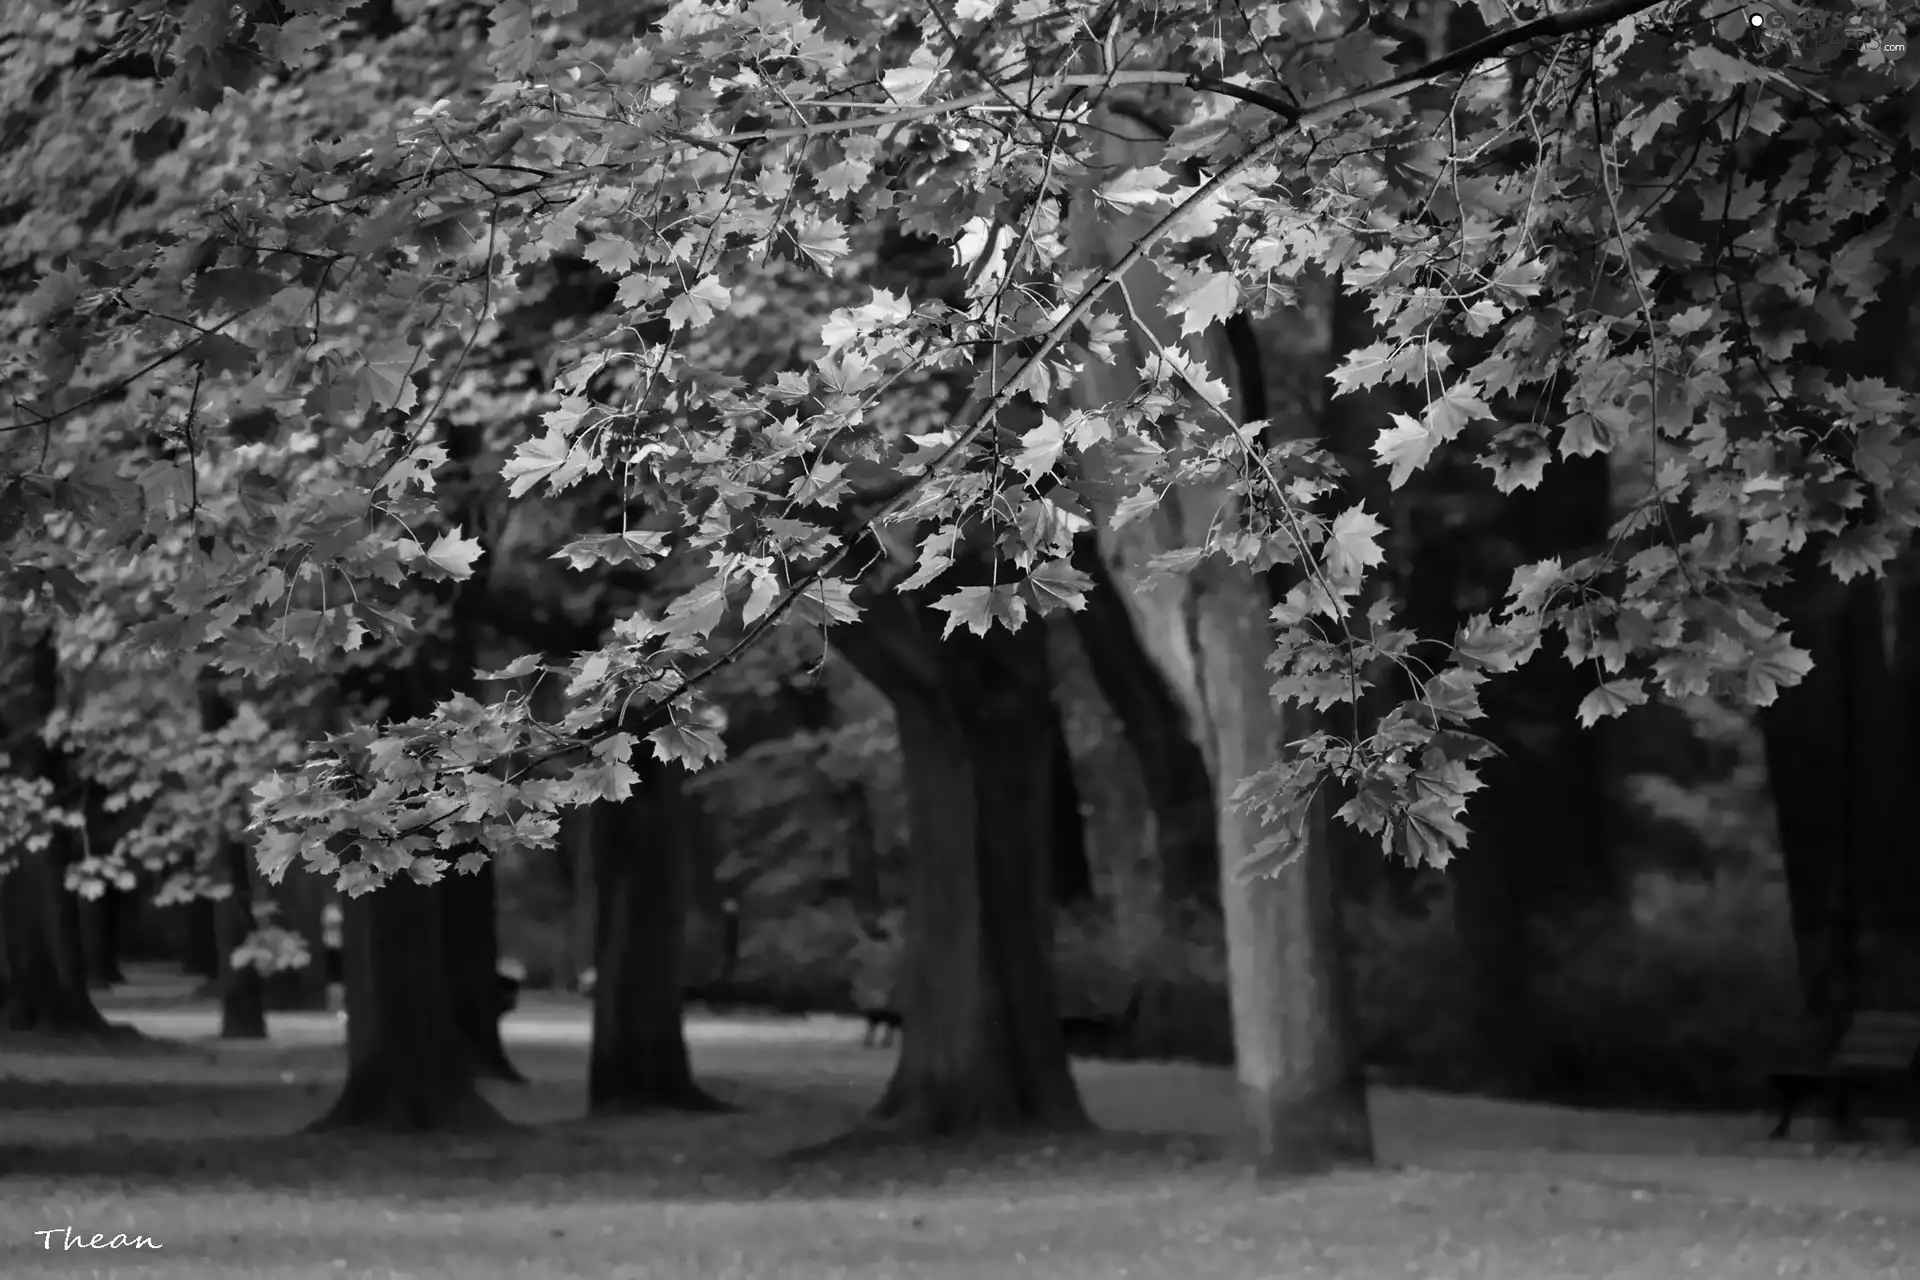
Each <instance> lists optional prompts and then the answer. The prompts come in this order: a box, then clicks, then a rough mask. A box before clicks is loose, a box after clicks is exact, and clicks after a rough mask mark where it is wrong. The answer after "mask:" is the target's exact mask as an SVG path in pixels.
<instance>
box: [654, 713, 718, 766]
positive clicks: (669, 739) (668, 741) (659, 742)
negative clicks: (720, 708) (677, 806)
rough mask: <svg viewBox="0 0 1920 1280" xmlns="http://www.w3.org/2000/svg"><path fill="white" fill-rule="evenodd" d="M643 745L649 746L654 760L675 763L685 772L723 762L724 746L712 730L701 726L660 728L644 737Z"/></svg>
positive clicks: (664, 726) (677, 725) (674, 724)
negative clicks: (686, 769)
mask: <svg viewBox="0 0 1920 1280" xmlns="http://www.w3.org/2000/svg"><path fill="white" fill-rule="evenodd" d="M647 741H648V742H650V743H652V744H653V754H654V756H655V757H656V758H657V759H660V760H664V761H667V762H668V763H679V764H682V765H685V766H686V767H687V768H688V769H699V768H702V767H703V766H705V765H707V764H709V763H711V762H713V761H716V760H723V759H725V758H726V754H727V751H726V744H725V743H723V742H722V741H721V740H720V735H719V733H718V732H716V731H715V730H713V729H711V728H709V727H707V726H706V725H701V724H682V723H680V722H679V721H675V722H673V723H672V724H665V725H661V726H660V727H659V728H658V729H655V730H654V731H653V732H652V733H649V734H648V735H647Z"/></svg>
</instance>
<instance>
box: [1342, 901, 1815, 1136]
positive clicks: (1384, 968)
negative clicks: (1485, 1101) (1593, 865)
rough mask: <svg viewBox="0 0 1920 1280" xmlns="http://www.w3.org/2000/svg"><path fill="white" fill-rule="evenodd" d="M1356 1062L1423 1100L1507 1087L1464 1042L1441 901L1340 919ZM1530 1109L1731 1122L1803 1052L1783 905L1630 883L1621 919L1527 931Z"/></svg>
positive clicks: (1459, 968)
mask: <svg viewBox="0 0 1920 1280" xmlns="http://www.w3.org/2000/svg"><path fill="white" fill-rule="evenodd" d="M1347 919H1348V928H1349V931H1350V933H1351V934H1352V935H1353V937H1354V945H1353V955H1354V961H1355V971H1356V985H1357V988H1358V989H1357V991H1356V1004H1357V1006H1358V1008H1359V1011H1360V1017H1361V1023H1362V1025H1363V1027H1364V1030H1365V1035H1366V1048H1367V1057H1368V1061H1369V1062H1370V1063H1371V1064H1372V1065H1374V1066H1376V1067H1378V1068H1380V1069H1381V1070H1383V1071H1384V1072H1386V1074H1387V1075H1388V1077H1389V1078H1391V1079H1393V1080H1395V1081H1398V1082H1402V1083H1406V1084H1415V1085H1421V1086H1426V1087H1432V1088H1447V1089H1465V1090H1498V1089H1503V1088H1507V1087H1510V1086H1511V1085H1512V1084H1514V1083H1515V1082H1514V1081H1512V1079H1511V1072H1510V1071H1508V1070H1506V1069H1505V1065H1504V1064H1500V1063H1495V1062H1491V1061H1488V1060H1487V1058H1486V1056H1485V1051H1484V1047H1483V1046H1482V1044H1481V1042H1480V1041H1479V1040H1478V1038H1477V1037H1476V1035H1475V1033H1474V1030H1473V1017H1472V993H1471V986H1470V980H1469V977H1468V974H1469V969H1468V966H1467V964H1466V959H1465V957H1464V956H1463V955H1462V953H1461V949H1460V940H1459V935H1458V933H1457V932H1456V930H1455V927H1454V922H1453V917H1452V913H1451V911H1450V910H1448V909H1447V895H1446V894H1444V893H1442V894H1440V895H1438V896H1437V897H1435V898H1434V899H1433V900H1432V901H1431V902H1430V903H1429V905H1428V909H1426V910H1423V911H1418V912H1414V913H1405V912H1402V911H1400V910H1397V909H1395V908H1394V907H1392V906H1391V905H1389V904H1388V903H1387V902H1385V901H1376V902H1371V903H1367V904H1356V905H1355V906H1353V907H1352V908H1350V909H1349V911H1348V916H1347ZM1530 955H1531V958H1532V960H1531V962H1532V966H1533V968H1532V974H1533V977H1532V981H1531V982H1530V984H1529V993H1530V996H1531V999H1532V1004H1531V1006H1530V1007H1531V1008H1532V1009H1533V1010H1534V1012H1535V1020H1534V1021H1533V1023H1532V1024H1531V1026H1530V1034H1531V1035H1532V1037H1533V1039H1534V1042H1535V1043H1536V1044H1537V1045H1538V1046H1539V1051H1540V1052H1539V1064H1538V1075H1537V1078H1535V1079H1533V1080H1532V1081H1528V1082H1521V1087H1522V1088H1523V1089H1525V1090H1526V1091H1528V1092H1530V1093H1531V1094H1532V1095H1533V1096H1536V1097H1540V1098H1543V1099H1550V1100H1553V1101H1557V1102H1564V1103H1569V1104H1574V1105H1582V1106H1634V1107H1649V1108H1676V1107H1709V1108H1713V1107H1720V1108H1739V1109H1745V1108H1750V1107H1756V1106H1761V1105H1764V1104H1765V1102H1766V1101H1767V1093H1766V1073H1767V1071H1769V1070H1770V1069H1772V1068H1773V1067H1774V1066H1776V1065H1778V1064H1779V1063H1781V1062H1785V1061H1792V1060H1794V1059H1795V1058H1796V1057H1797V1056H1798V1055H1799V1054H1801V1053H1803V1052H1804V1051H1805V1050H1806V1047H1807V1046H1806V1045H1805V1044H1804V1043H1803V1041H1802V1039H1801V1036H1802V1030H1803V1020H1802V1018H1801V1017H1800V1012H1801V1009H1800V1003H1799V997H1798V994H1797V993H1798V992H1799V990H1800V986H1799V982H1798V979H1797V977H1796V975H1795V970H1794V955H1793V938H1792V933H1791V931H1790V930H1789V928H1788V924H1787V918H1786V894H1785V889H1784V886H1782V885H1781V883H1780V882H1779V879H1778V876H1777V873H1775V874H1768V873H1765V872H1762V871H1760V870H1758V869H1754V868H1748V869H1745V870H1744V871H1740V872H1729V873H1727V874H1724V875H1722V876H1721V877H1719V878H1717V879H1714V880H1709V881H1693V880H1682V879H1677V878H1675V877H1672V876H1670V875H1665V874H1662V873H1658V872H1653V873H1647V874H1644V875H1641V876H1639V877H1637V878H1636V882H1635V886H1634V903H1633V910H1632V912H1631V913H1630V914H1628V915H1626V916H1624V917H1620V916H1609V917H1608V918H1607V919H1605V920H1596V921H1588V920H1581V919H1578V918H1572V919H1568V918H1562V919H1559V920H1555V921H1541V922H1537V923H1536V927H1535V928H1534V929H1533V931H1532V938H1531V945H1530Z"/></svg>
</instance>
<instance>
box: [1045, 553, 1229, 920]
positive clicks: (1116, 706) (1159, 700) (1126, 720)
mask: <svg viewBox="0 0 1920 1280" xmlns="http://www.w3.org/2000/svg"><path fill="white" fill-rule="evenodd" d="M1073 562H1074V566H1075V567H1076V568H1078V569H1080V570H1081V572H1083V573H1086V574H1088V575H1089V576H1090V577H1092V578H1093V580H1094V582H1095V583H1096V584H1097V587H1096V590H1094V591H1093V592H1092V593H1091V594H1089V595H1088V597H1087V607H1086V608H1085V609H1082V610H1080V611H1079V612H1078V613H1075V614H1074V615H1073V627H1074V631H1075V634H1076V635H1078V637H1079V640H1080V647H1081V649H1082V650H1083V651H1084V652H1085V654H1086V658H1087V662H1088V665H1089V666H1090V667H1091V668H1092V670H1093V677H1094V679H1095V680H1096V681H1097V682H1098V683H1099V686H1100V692H1101V694H1102V696H1104V697H1105V699H1106V701H1107V705H1108V706H1110V707H1112V708H1113V710H1114V712H1115V714H1117V715H1118V716H1119V717H1120V723H1121V725H1122V726H1124V728H1125V730H1126V735H1127V741H1128V742H1129V743H1131V744H1132V746H1133V753H1134V756H1135V757H1136V758H1137V759H1138V760H1139V762H1140V773H1141V776H1142V779H1143V781H1144V782H1145V783H1146V798H1147V803H1148V804H1149V805H1151V806H1152V809H1153V818H1154V829H1155V832H1156V833H1157V836H1158V844H1159V850H1160V861H1161V865H1162V868H1163V870H1162V883H1163V884H1164V885H1165V886H1166V893H1167V897H1168V898H1169V899H1171V900H1175V901H1185V900H1199V901H1205V902H1214V901H1217V900H1218V897H1219V891H1220V890H1219V882H1220V833H1219V815H1218V814H1217V813H1216V812H1215V809H1214V794H1213V781H1212V778H1211V777H1210V776H1209V775H1208V773H1207V762H1206V757H1205V756H1204V755H1203V754H1202V753H1201V750H1200V748H1199V746H1198V745H1197V744H1196V743H1195V741H1194V736H1193V735H1194V726H1193V720H1192V717H1191V716H1189V715H1188V714H1187V713H1186V710H1185V709H1184V708H1183V707H1181V705H1180V704H1179V702H1177V701H1176V700H1175V698H1174V696H1173V694H1172V693H1171V692H1170V691H1169V690H1168V688H1167V681H1166V677H1165V676H1164V675H1162V674H1161V673H1160V671H1159V670H1158V669H1157V668H1156V667H1155V665H1154V662H1153V659H1152V658H1151V657H1150V656H1149V655H1148V654H1147V651H1146V650H1145V648H1143V647H1142V645H1141V642H1140V637H1139V636H1138V634H1136V630H1135V624H1134V620H1133V618H1132V617H1131V616H1130V615H1129V614H1128V612H1127V606H1126V604H1125V602H1123V601H1122V600H1121V599H1120V596H1119V594H1118V592H1117V590H1115V589H1114V588H1113V585H1112V583H1111V581H1110V580H1109V576H1108V573H1107V568H1106V566H1105V565H1104V564H1103V563H1102V562H1101V559H1100V552H1099V548H1098V546H1097V545H1096V543H1095V540H1094V539H1093V538H1092V537H1082V538H1079V539H1076V540H1075V544H1074V554H1073ZM1099 587H1104V588H1106V589H1104V590H1102V589H1098V588H1099Z"/></svg>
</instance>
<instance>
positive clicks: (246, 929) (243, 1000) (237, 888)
mask: <svg viewBox="0 0 1920 1280" xmlns="http://www.w3.org/2000/svg"><path fill="white" fill-rule="evenodd" d="M197 692H198V698H199V704H200V728H201V731H202V732H204V733H217V732H219V731H220V730H221V729H223V728H225V727H226V726H227V724H228V723H229V722H231V721H232V719H233V714H234V707H233V701H232V699H230V698H229V697H228V696H227V694H226V691H225V690H224V689H223V688H222V687H221V683H220V677H219V675H218V674H217V673H216V672H215V671H214V670H213V669H212V668H211V667H209V668H206V669H205V670H203V671H202V672H201V674H200V684H199V689H198V691H197ZM218 839H219V845H218V847H217V848H216V849H215V855H216V859H217V863H216V868H215V869H216V872H217V873H219V874H223V875H225V876H226V880H227V896H226V898H225V899H224V900H222V901H221V902H219V903H218V904H217V907H216V913H215V916H214V930H215V939H216V945H217V947H218V951H219V955H218V959H219V962H220V964H219V969H218V971H217V972H218V975H219V982H220V1037H221V1039H223V1040H264V1039H266V1038H267V1000H266V983H265V980H264V979H263V978H262V977H261V974H260V971H259V970H258V969H256V968H254V967H253V966H252V965H244V966H242V965H236V964H234V963H233V952H234V949H235V948H236V947H238V946H240V944H241V943H243V942H245V941H246V940H247V937H248V935H250V934H251V933H252V932H253V929H254V915H253V878H254V877H253V861H252V859H251V858H249V857H248V856H247V847H246V844H245V842H244V841H242V840H241V839H240V838H239V836H238V835H237V834H236V833H235V832H234V831H233V830H232V829H231V828H230V827H226V828H222V830H221V831H220V835H219V837H218Z"/></svg>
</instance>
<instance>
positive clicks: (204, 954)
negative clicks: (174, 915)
mask: <svg viewBox="0 0 1920 1280" xmlns="http://www.w3.org/2000/svg"><path fill="white" fill-rule="evenodd" d="M180 917H181V919H180V934H181V937H180V972H182V973H184V974H186V975H187V976H188V977H192V978H212V979H215V980H217V979H218V978H219V976H220V924H219V912H218V911H217V910H216V909H215V904H214V902H213V901H212V900H211V899H209V898H195V899H194V900H193V901H191V902H189V903H187V904H186V905H185V906H183V907H181V908H180Z"/></svg>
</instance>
